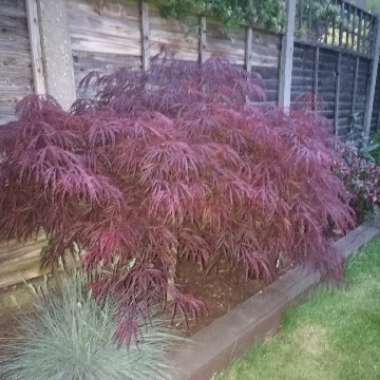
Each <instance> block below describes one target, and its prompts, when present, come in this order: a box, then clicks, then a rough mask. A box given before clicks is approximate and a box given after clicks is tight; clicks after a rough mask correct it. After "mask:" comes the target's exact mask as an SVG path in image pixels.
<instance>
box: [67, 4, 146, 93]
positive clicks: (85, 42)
mask: <svg viewBox="0 0 380 380" xmlns="http://www.w3.org/2000/svg"><path fill="white" fill-rule="evenodd" d="M67 7H68V19H69V32H70V36H71V43H72V51H73V61H74V73H75V81H76V83H77V85H78V84H79V82H80V80H81V79H82V78H83V77H84V76H85V75H86V74H88V73H89V72H90V71H94V70H96V71H100V72H102V73H111V72H112V71H114V70H116V69H117V68H120V67H125V66H133V67H141V32H140V25H139V22H140V21H139V17H140V16H139V9H138V4H137V3H130V4H127V5H116V4H115V5H109V6H107V7H106V8H102V9H96V7H95V5H94V2H91V1H89V0H79V1H76V0H67ZM78 95H80V96H84V95H85V94H83V93H81V94H78Z"/></svg>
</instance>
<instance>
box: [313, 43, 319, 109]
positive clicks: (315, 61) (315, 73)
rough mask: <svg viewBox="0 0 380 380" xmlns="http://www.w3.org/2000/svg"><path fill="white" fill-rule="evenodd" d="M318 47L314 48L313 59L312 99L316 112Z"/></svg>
mask: <svg viewBox="0 0 380 380" xmlns="http://www.w3.org/2000/svg"><path fill="white" fill-rule="evenodd" d="M319 56H320V54H319V47H316V48H315V57H314V89H313V92H314V97H313V109H314V111H318V110H317V108H318V81H319Z"/></svg>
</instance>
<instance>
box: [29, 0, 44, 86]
mask: <svg viewBox="0 0 380 380" xmlns="http://www.w3.org/2000/svg"><path fill="white" fill-rule="evenodd" d="M25 1H26V11H27V20H28V32H29V40H30V50H31V55H32V68H33V85H34V92H36V93H37V94H46V83H45V71H44V67H43V59H42V45H41V42H42V41H41V35H40V22H39V15H38V3H37V0H25Z"/></svg>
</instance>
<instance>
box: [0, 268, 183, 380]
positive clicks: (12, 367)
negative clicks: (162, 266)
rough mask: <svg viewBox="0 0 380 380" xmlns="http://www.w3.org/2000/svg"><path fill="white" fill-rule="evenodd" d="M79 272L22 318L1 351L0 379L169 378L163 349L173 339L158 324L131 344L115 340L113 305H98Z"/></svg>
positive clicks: (47, 292) (145, 326)
mask: <svg viewBox="0 0 380 380" xmlns="http://www.w3.org/2000/svg"><path fill="white" fill-rule="evenodd" d="M83 279H84V277H81V276H79V275H78V274H77V275H75V276H74V278H72V279H70V280H67V281H65V284H64V287H63V288H57V289H55V290H46V289H45V290H44V291H43V292H42V293H39V294H38V296H37V298H36V302H35V312H34V313H32V314H30V315H26V316H24V317H22V318H21V319H20V321H19V323H20V330H19V333H20V337H19V338H15V339H14V340H11V341H9V342H8V343H6V344H5V347H3V350H2V351H3V355H5V356H3V357H1V358H0V376H1V375H2V376H4V377H2V378H4V379H7V380H30V379H33V380H53V379H54V380H100V379H107V380H108V379H109V380H121V379H125V380H146V379H157V380H169V379H170V378H171V377H170V375H169V369H170V365H169V363H168V362H167V360H166V359H165V350H166V348H167V347H168V345H169V344H170V343H173V342H175V341H176V340H177V339H178V338H175V337H174V336H173V335H170V334H169V333H167V332H165V329H164V328H163V323H162V322H159V321H158V320H156V319H152V320H151V323H149V324H144V323H143V322H141V323H142V328H141V330H140V332H141V334H140V336H139V340H138V342H137V343H136V344H131V345H130V346H129V347H126V346H120V345H118V343H117V342H116V341H115V329H116V321H115V318H114V317H115V315H116V312H117V306H116V305H115V303H114V302H113V301H112V299H111V298H110V297H106V298H104V299H103V302H102V303H101V304H99V303H98V302H96V300H95V298H94V297H93V296H92V294H91V291H89V289H88V287H87V285H86V284H85V282H84V280H83Z"/></svg>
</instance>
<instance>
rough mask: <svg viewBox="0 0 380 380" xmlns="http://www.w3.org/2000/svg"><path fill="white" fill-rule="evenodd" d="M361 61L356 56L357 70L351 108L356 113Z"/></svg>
mask: <svg viewBox="0 0 380 380" xmlns="http://www.w3.org/2000/svg"><path fill="white" fill-rule="evenodd" d="M359 63H360V58H359V57H356V59H355V71H354V88H353V90H352V108H351V112H352V114H354V113H355V110H356V96H357V92H358V73H359Z"/></svg>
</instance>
